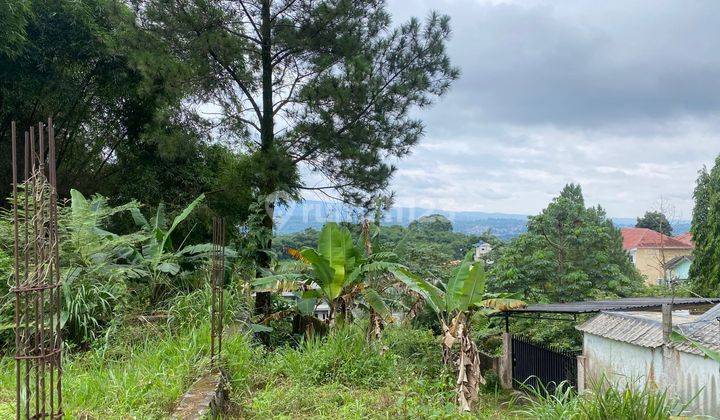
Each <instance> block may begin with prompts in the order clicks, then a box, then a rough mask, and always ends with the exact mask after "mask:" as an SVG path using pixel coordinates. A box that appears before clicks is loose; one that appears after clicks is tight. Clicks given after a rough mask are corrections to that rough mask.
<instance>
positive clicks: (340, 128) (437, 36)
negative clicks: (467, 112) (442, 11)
mask: <svg viewBox="0 0 720 420" xmlns="http://www.w3.org/2000/svg"><path fill="white" fill-rule="evenodd" d="M132 3H134V4H135V5H136V6H137V9H138V10H140V11H141V13H140V16H139V19H138V21H139V22H140V24H141V27H142V28H143V29H145V30H146V31H147V32H149V33H152V34H153V35H154V36H155V39H158V40H159V41H160V42H162V43H164V45H165V49H166V51H169V52H171V53H172V54H173V56H174V57H173V58H174V61H178V62H182V63H183V64H184V66H183V70H184V71H186V72H187V76H188V77H186V85H188V86H192V88H194V89H195V91H196V92H197V95H198V96H200V97H202V98H203V99H205V100H206V101H212V102H213V103H214V105H217V109H218V110H219V111H220V114H221V115H220V116H219V118H217V120H218V121H219V122H220V124H221V128H222V129H224V131H225V132H226V133H228V134H229V135H230V136H232V137H233V138H234V139H239V140H241V141H243V142H244V145H245V146H246V147H248V148H249V149H250V152H251V155H252V156H253V160H254V162H256V163H257V165H256V166H255V171H254V172H253V173H254V174H256V177H255V178H254V180H253V186H254V187H256V188H258V189H259V191H260V193H261V194H271V193H274V192H275V191H278V190H285V191H291V192H296V191H297V190H298V189H299V188H302V187H304V183H303V182H302V180H301V179H300V175H299V171H298V165H299V164H301V163H304V162H312V164H311V165H309V167H310V168H311V169H312V170H314V171H317V172H319V173H322V174H323V175H324V176H325V177H327V178H329V179H330V181H331V183H332V185H333V186H335V187H336V188H337V189H338V190H339V191H340V194H341V195H343V196H344V197H345V198H346V199H347V200H348V201H355V202H363V203H365V204H369V205H371V204H372V199H371V198H369V197H368V196H372V195H374V194H376V193H377V192H378V191H381V190H382V189H383V188H384V187H385V186H386V185H387V182H388V180H389V178H390V176H391V175H392V173H393V172H394V170H395V168H394V167H392V166H391V165H389V164H387V163H385V162H386V161H387V159H386V158H387V157H388V156H395V157H402V156H404V155H406V154H407V153H408V152H409V151H410V149H411V147H412V146H413V145H414V144H415V143H416V142H417V140H418V138H419V137H420V135H421V134H422V123H421V122H420V121H417V120H414V119H412V118H411V117H410V114H409V111H410V109H412V108H413V107H415V106H426V105H429V104H430V103H431V102H432V100H433V99H434V97H436V96H438V95H442V94H444V93H445V92H446V91H447V89H448V87H449V85H450V82H451V81H452V80H454V79H456V78H457V76H458V70H457V69H456V68H454V67H452V66H451V64H450V62H449V59H448V57H447V54H446V51H445V43H446V41H447V39H448V37H449V35H450V28H449V23H448V18H447V17H444V16H439V15H437V14H432V15H431V16H430V17H429V18H428V19H427V20H426V21H425V23H424V24H420V22H418V21H417V20H415V19H413V20H411V21H410V22H407V23H405V24H402V25H399V26H398V27H397V28H392V27H391V26H390V17H389V14H388V13H387V11H386V8H385V4H384V3H382V2H375V1H369V0H363V1H344V0H343V1H320V2H316V1H308V0H302V1H293V2H289V3H287V4H285V3H282V4H279V3H272V2H269V1H267V2H260V3H250V2H246V1H241V2H238V1H229V0H227V1H214V2H207V1H190V2H187V4H185V5H184V6H183V7H177V6H176V5H174V4H173V3H172V2H167V1H164V0H133V1H132ZM250 22H253V23H252V24H250ZM250 28H254V29H250ZM281 75H282V76H281ZM279 77H283V78H284V79H283V80H288V81H293V80H294V82H290V83H288V85H287V86H284V87H283V88H281V89H279V90H278V88H277V83H278V78H279ZM245 104H247V105H248V106H245ZM279 121H282V125H283V127H284V130H282V134H277V132H278V130H277V129H276V127H275V126H276V124H278V122H279Z"/></svg>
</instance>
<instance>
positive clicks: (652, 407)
mask: <svg viewBox="0 0 720 420" xmlns="http://www.w3.org/2000/svg"><path fill="white" fill-rule="evenodd" d="M639 385H640V384H639V383H638V382H637V381H628V382H627V383H622V384H613V383H610V382H609V381H607V380H605V379H604V378H603V379H601V380H600V381H598V382H596V383H595V384H593V386H592V389H590V390H588V391H587V392H585V393H583V394H582V395H579V396H578V395H576V394H575V392H574V390H573V388H572V387H570V386H569V385H568V383H567V382H562V383H560V384H559V385H558V386H557V387H556V388H555V390H554V391H553V392H549V391H548V389H547V388H545V387H544V386H542V385H541V386H539V387H538V388H532V387H525V389H524V391H525V392H526V395H525V396H522V397H520V398H519V401H518V402H519V404H520V405H521V406H523V407H524V408H522V409H519V410H517V411H516V413H517V414H519V415H521V416H523V417H528V418H534V419H540V420H543V419H548V420H550V419H570V420H615V419H630V420H668V419H670V418H671V417H673V416H676V415H680V414H682V413H683V412H684V410H685V409H686V408H687V407H688V405H689V404H690V402H687V403H685V404H682V403H681V402H680V401H678V400H676V399H673V398H670V397H669V396H668V394H667V392H666V391H658V390H654V389H651V387H649V386H646V387H642V386H639Z"/></svg>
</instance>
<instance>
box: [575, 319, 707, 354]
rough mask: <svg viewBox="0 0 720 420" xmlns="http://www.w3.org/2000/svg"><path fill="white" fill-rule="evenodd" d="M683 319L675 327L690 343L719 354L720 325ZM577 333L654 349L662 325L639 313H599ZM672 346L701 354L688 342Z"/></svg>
mask: <svg viewBox="0 0 720 420" xmlns="http://www.w3.org/2000/svg"><path fill="white" fill-rule="evenodd" d="M687 321H688V320H684V321H683V323H681V324H679V325H678V323H677V322H676V325H675V326H676V328H677V329H679V330H680V332H681V333H682V334H683V335H685V336H686V337H688V338H690V339H691V340H694V341H697V342H699V343H701V344H702V345H704V346H706V347H708V348H710V349H712V350H717V351H720V323H719V322H717V321H714V322H713V321H703V320H699V321H691V322H687ZM576 328H577V329H578V330H580V331H582V332H584V333H587V334H593V335H597V336H600V337H605V338H609V339H611V340H616V341H622V342H625V343H630V344H634V345H637V346H641V347H649V348H656V347H660V346H661V345H662V344H663V337H662V323H661V322H660V321H658V320H656V319H652V317H645V316H643V315H642V314H641V313H631V312H602V313H600V314H599V315H597V316H595V317H593V318H591V319H589V320H588V321H586V322H584V323H583V324H581V325H578V326H577V327H576ZM672 347H674V348H676V349H678V350H680V351H683V352H686V353H693V354H700V355H702V354H703V353H702V352H701V351H700V350H698V349H697V348H695V347H693V346H692V344H691V343H689V342H685V343H679V344H672Z"/></svg>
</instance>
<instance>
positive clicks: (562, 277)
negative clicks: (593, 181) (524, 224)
mask: <svg viewBox="0 0 720 420" xmlns="http://www.w3.org/2000/svg"><path fill="white" fill-rule="evenodd" d="M490 277H491V279H490V281H489V282H488V286H489V289H490V290H495V291H508V290H510V291H513V292H515V293H519V294H520V296H522V298H523V299H525V300H527V301H530V302H567V301H576V300H585V299H597V298H603V297H618V296H620V297H622V296H629V295H631V294H633V293H635V292H636V291H638V290H639V289H640V288H641V287H642V279H641V278H640V275H639V274H638V272H637V270H635V268H634V267H633V265H632V263H631V261H630V259H629V257H628V255H627V253H626V252H625V251H624V250H623V249H622V238H621V235H620V230H619V229H617V228H616V227H615V226H614V225H613V223H612V221H611V220H609V219H608V218H607V216H606V214H605V210H603V209H602V208H601V207H599V206H598V207H589V208H586V207H585V202H584V199H583V196H582V190H581V189H580V186H579V185H574V184H569V185H567V186H566V187H565V188H564V189H563V191H562V192H561V193H560V195H559V196H558V197H556V198H555V199H553V201H552V202H551V203H550V204H549V205H548V207H547V208H546V209H544V210H543V211H542V212H541V213H540V214H539V215H537V216H532V217H530V219H529V220H528V231H527V233H524V234H522V235H520V236H519V237H518V238H516V239H514V240H512V241H511V242H510V243H509V244H508V245H507V246H506V247H505V248H504V251H503V252H502V255H501V256H500V258H499V260H498V261H497V262H496V264H494V265H493V266H492V272H491V275H490Z"/></svg>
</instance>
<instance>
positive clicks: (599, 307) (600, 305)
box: [506, 297, 720, 315]
mask: <svg viewBox="0 0 720 420" xmlns="http://www.w3.org/2000/svg"><path fill="white" fill-rule="evenodd" d="M671 302H672V299H671V298H666V297H638V298H623V299H616V300H586V301H580V302H566V303H537V304H533V305H528V306H526V307H524V308H518V309H511V310H509V311H507V312H506V313H509V314H510V315H512V314H513V313H565V314H582V313H597V312H601V311H628V310H643V309H644V310H649V309H656V310H659V309H661V308H662V305H663V304H664V303H671ZM718 303H720V298H675V300H674V303H673V306H674V307H675V308H688V307H696V306H700V305H707V304H713V305H715V304H718Z"/></svg>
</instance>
